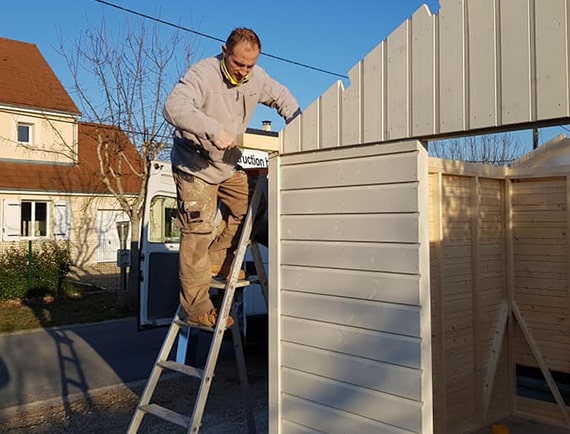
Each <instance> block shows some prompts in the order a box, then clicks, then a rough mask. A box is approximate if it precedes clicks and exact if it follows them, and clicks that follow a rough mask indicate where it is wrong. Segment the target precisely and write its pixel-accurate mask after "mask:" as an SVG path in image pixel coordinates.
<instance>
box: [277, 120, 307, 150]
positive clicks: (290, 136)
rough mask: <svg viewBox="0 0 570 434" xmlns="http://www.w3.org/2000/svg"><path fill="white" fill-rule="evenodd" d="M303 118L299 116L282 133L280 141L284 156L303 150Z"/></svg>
mask: <svg viewBox="0 0 570 434" xmlns="http://www.w3.org/2000/svg"><path fill="white" fill-rule="evenodd" d="M303 118H304V117H303V116H297V117H296V118H295V119H293V120H292V121H291V122H290V123H289V125H287V128H286V129H284V130H283V131H282V132H281V134H280V136H279V141H280V146H281V152H282V153H283V154H292V153H294V152H299V151H300V150H301V140H302V138H301V133H302V129H301V124H302V120H303Z"/></svg>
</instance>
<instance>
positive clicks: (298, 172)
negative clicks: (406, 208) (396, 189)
mask: <svg viewBox="0 0 570 434" xmlns="http://www.w3.org/2000/svg"><path fill="white" fill-rule="evenodd" d="M416 156H417V152H413V153H412V152H406V153H397V154H391V155H380V156H377V157H368V158H353V159H350V160H344V161H342V160H335V161H325V162H320V163H307V164H299V165H296V166H287V167H284V168H283V172H282V184H281V185H282V189H283V190H289V189H298V188H305V189H306V188H321V187H333V186H341V185H342V186H345V185H346V186H355V185H367V184H383V183H390V184H393V183H395V182H411V181H415V180H417V179H418V172H417V164H416Z"/></svg>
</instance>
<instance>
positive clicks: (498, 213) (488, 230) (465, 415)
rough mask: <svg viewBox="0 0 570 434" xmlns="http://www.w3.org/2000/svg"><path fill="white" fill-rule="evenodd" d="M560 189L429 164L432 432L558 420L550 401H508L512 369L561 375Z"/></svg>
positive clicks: (564, 196) (545, 178)
mask: <svg viewBox="0 0 570 434" xmlns="http://www.w3.org/2000/svg"><path fill="white" fill-rule="evenodd" d="M569 169H570V168H569ZM519 172H520V171H519ZM535 172H536V170H535ZM558 172H560V170H558ZM568 185H569V181H568V177H567V176H549V175H548V174H547V173H545V172H544V171H543V173H542V174H540V173H536V174H535V175H532V176H530V175H529V174H528V173H527V174H525V175H524V176H522V175H520V174H518V175H517V171H516V170H511V171H508V170H503V169H493V168H489V167H485V166H481V165H470V164H463V163H460V162H450V161H443V160H437V159H430V174H429V189H430V199H429V202H430V267H431V273H430V276H431V279H430V287H431V294H432V319H433V325H432V330H433V349H432V354H433V361H434V363H433V376H434V420H435V422H434V426H435V428H434V430H435V432H438V433H457V432H464V431H466V430H469V429H475V428H478V427H481V426H483V425H485V424H488V423H490V422H492V421H496V420H498V419H500V418H502V417H504V416H507V415H509V414H512V413H513V412H514V413H519V414H520V415H523V416H525V417H531V418H534V419H537V420H544V421H546V422H548V423H554V424H559V425H566V424H567V417H568V413H566V417H564V413H563V411H562V410H561V407H560V406H559V405H557V404H556V403H548V402H544V401H538V400H533V399H528V398H522V397H517V396H516V388H515V369H514V367H515V365H516V364H521V365H525V366H530V367H535V368H541V367H542V368H545V369H546V370H556V371H561V372H565V373H570V363H569V360H570V353H569V351H570V334H569V331H570V326H569V313H568V312H569V309H568V307H569V306H570V283H569V282H570V281H569V278H568V273H569V272H570V271H569V269H570V267H569V260H570V259H569V258H570V253H569V252H570V245H569V241H568V236H567V234H568V231H569V229H570V220H569V213H568V203H569V202H570V200H569V194H570V193H569V188H568ZM511 304H512V306H515V309H518V311H519V312H520V317H517V315H513V316H509V311H510V309H509V306H510V305H511ZM508 318H510V321H508ZM507 321H508V326H507ZM523 328H524V330H525V332H524V333H523ZM565 411H566V412H567V411H568V408H566V409H565Z"/></svg>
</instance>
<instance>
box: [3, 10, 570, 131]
mask: <svg viewBox="0 0 570 434" xmlns="http://www.w3.org/2000/svg"><path fill="white" fill-rule="evenodd" d="M108 1H109V2H110V3H113V4H116V5H118V6H121V7H124V8H127V9H132V10H136V11H138V12H140V13H142V14H146V15H151V16H153V17H156V18H159V19H161V20H164V21H167V22H171V23H174V24H177V25H180V26H184V27H187V28H191V29H193V30H196V31H198V32H201V33H205V34H208V35H211V36H213V37H216V38H220V39H225V38H226V37H227V35H228V33H229V32H230V31H231V30H232V29H233V28H235V27H241V26H246V27H251V28H253V29H254V30H256V32H257V33H258V34H259V36H260V38H261V40H262V44H263V51H264V52H266V53H270V54H273V55H276V56H279V57H283V58H286V59H290V60H292V61H295V62H300V63H304V64H308V65H312V66H315V67H318V68H321V69H325V70H328V71H332V72H335V73H338V74H341V75H346V74H347V73H348V71H349V69H350V68H352V66H353V65H355V64H356V63H357V62H358V61H360V60H361V59H362V58H363V57H364V56H365V55H366V54H367V53H369V52H370V51H371V50H372V49H373V48H374V47H376V46H377V45H378V44H379V43H380V42H382V40H384V39H385V38H386V37H387V36H388V35H389V34H390V33H391V32H392V31H393V30H394V29H396V28H397V27H398V26H399V25H400V24H401V23H402V22H403V21H404V20H405V19H407V18H409V17H410V16H412V15H413V13H414V12H415V11H416V10H417V9H418V8H419V7H421V6H422V5H423V4H426V5H427V6H428V7H429V8H430V10H431V11H432V13H437V12H438V11H439V2H438V0H425V1H422V0H357V1H355V2H347V1H346V0H343V1H341V0H289V1H287V2H280V1H275V2H274V1H268V0H264V1H259V0H250V1H248V2H241V3H240V2H232V1H229V0H160V1H140V0H108ZM1 15H2V25H1V26H0V36H1V37H5V38H10V39H16V40H20V41H25V42H30V43H33V44H36V45H37V46H38V48H39V49H40V51H41V52H42V54H43V55H44V57H45V58H46V59H47V61H48V63H49V64H50V66H51V67H52V68H53V69H54V71H55V73H56V74H57V75H58V77H59V78H60V80H61V81H62V83H63V85H64V86H65V87H66V88H67V89H70V88H71V80H70V76H69V72H68V69H67V66H66V65H65V62H64V60H63V58H62V56H61V55H60V54H59V52H58V46H59V41H60V40H61V41H62V42H63V43H64V45H66V44H69V45H71V46H72V44H74V43H75V41H76V40H77V38H78V37H79V36H80V35H81V34H82V33H83V32H84V31H85V30H86V29H87V28H89V27H91V28H92V27H95V26H97V25H99V24H101V22H102V19H104V20H105V21H106V23H107V26H108V27H109V28H113V26H116V27H117V28H119V27H120V26H124V25H125V24H126V23H127V22H129V21H131V22H136V21H137V20H140V18H139V17H136V16H134V15H132V14H129V13H127V12H124V11H122V10H119V9H116V8H113V7H110V6H107V5H104V4H102V3H99V2H97V1H95V0H51V1H45V0H29V1H24V0H20V1H10V2H3V4H2V14H1ZM149 25H154V24H153V23H152V22H150V21H149ZM163 27H164V32H165V33H164V34H165V36H166V35H167V34H168V32H169V31H171V28H170V27H168V26H163ZM186 35H187V37H188V43H189V44H191V46H192V52H193V59H192V60H193V61H197V60H199V59H200V58H203V57H207V56H211V55H215V54H217V53H219V52H220V47H221V43H220V42H217V41H213V40H211V39H208V38H204V37H201V36H197V35H194V34H191V33H187V34H186ZM259 64H260V65H261V66H263V67H264V68H265V69H266V70H267V71H268V72H269V73H270V74H271V75H272V76H273V77H274V78H276V79H277V80H278V81H280V82H281V83H283V84H285V85H286V86H287V87H288V88H289V89H290V90H291V92H292V93H293V94H294V95H295V96H296V98H297V99H298V101H299V103H300V105H301V107H302V108H303V109H304V108H306V107H307V106H308V105H309V104H310V103H311V102H313V101H314V100H315V99H316V98H318V97H319V96H320V95H321V94H322V93H323V92H324V91H325V90H327V89H328V88H329V87H330V86H331V85H332V84H333V83H334V82H335V81H336V80H339V79H340V78H339V77H336V76H333V75H329V74H325V73H322V72H317V71H313V70H310V69H305V68H302V67H299V66H295V65H292V64H288V63H283V62H280V61H278V60H274V59H271V58H268V57H264V56H261V57H260V60H259ZM343 81H345V84H347V85H348V82H347V81H346V80H343ZM172 84H173V85H174V82H173V83H172ZM264 119H269V120H272V121H273V124H274V127H275V129H280V128H281V127H282V126H283V122H282V120H281V119H280V118H279V116H277V114H275V113H274V112H273V111H271V110H269V109H266V108H265V107H262V106H260V107H259V108H258V110H257V112H256V115H255V117H254V118H253V121H252V124H251V125H250V126H252V127H260V126H261V121H262V120H264ZM559 132H563V130H560V129H557V130H554V131H550V132H546V131H545V132H543V133H541V140H546V139H549V138H551V137H552V136H553V135H555V134H557V133H559ZM530 137H531V136H530Z"/></svg>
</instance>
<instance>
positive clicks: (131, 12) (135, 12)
mask: <svg viewBox="0 0 570 434" xmlns="http://www.w3.org/2000/svg"><path fill="white" fill-rule="evenodd" d="M95 1H96V2H97V3H101V4H104V5H106V6H111V7H113V8H116V9H120V10H122V11H124V12H128V13H130V14H133V15H138V16H139V17H142V18H146V19H148V20H152V21H156V22H157V23H160V24H164V25H166V26H170V27H174V28H176V29H179V30H184V31H185V32H189V33H193V34H195V35H197V36H201V37H203V38H208V39H211V40H213V41H218V42H221V43H225V42H226V41H225V40H224V39H220V38H217V37H215V36H212V35H208V34H207V33H203V32H198V31H197V30H193V29H190V28H188V27H184V26H180V25H178V24H174V23H171V22H169V21H165V20H162V19H160V18H156V17H153V16H151V15H147V14H143V13H142V12H138V11H135V10H132V9H129V8H125V7H123V6H119V5H116V4H114V3H111V2H108V1H105V0H95ZM261 55H262V56H266V57H269V58H271V59H275V60H279V61H281V62H285V63H290V64H292V65H296V66H300V67H302V68H306V69H312V70H313V71H318V72H322V73H324V74H329V75H334V76H335V77H340V78H348V76H347V75H343V74H339V73H337V72H333V71H328V70H326V69H322V68H318V67H316V66H311V65H307V64H305V63H301V62H297V61H295V60H290V59H286V58H284V57H280V56H276V55H274V54H270V53H265V52H263V51H262V52H261Z"/></svg>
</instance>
